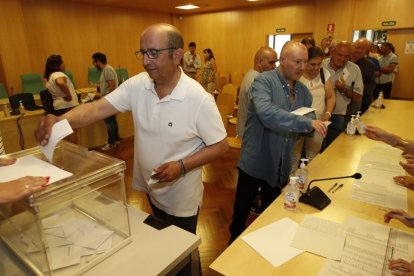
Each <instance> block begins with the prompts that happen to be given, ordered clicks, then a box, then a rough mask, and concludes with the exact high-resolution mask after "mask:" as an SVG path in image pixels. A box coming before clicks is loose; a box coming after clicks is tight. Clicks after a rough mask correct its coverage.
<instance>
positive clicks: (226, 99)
mask: <svg viewBox="0 0 414 276" xmlns="http://www.w3.org/2000/svg"><path fill="white" fill-rule="evenodd" d="M235 101H236V95H234V94H230V93H220V94H218V96H217V105H225V106H227V116H228V118H231V117H233V109H234V103H235Z"/></svg>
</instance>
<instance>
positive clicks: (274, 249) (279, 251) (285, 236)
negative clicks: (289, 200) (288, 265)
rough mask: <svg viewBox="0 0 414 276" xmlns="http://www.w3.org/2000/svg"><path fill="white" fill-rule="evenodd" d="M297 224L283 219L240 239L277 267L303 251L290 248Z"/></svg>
mask: <svg viewBox="0 0 414 276" xmlns="http://www.w3.org/2000/svg"><path fill="white" fill-rule="evenodd" d="M297 229H298V224H297V223H296V222H294V221H293V220H291V219H289V218H283V219H281V220H278V221H276V222H273V223H271V224H269V225H267V226H265V227H262V228H260V229H258V230H256V231H254V232H251V233H249V234H247V235H244V236H242V237H241V239H242V240H243V241H245V242H246V243H247V244H248V245H250V246H251V247H252V248H253V249H254V250H256V251H257V252H258V253H259V254H260V255H262V257H263V258H265V259H266V260H267V261H268V262H270V263H271V264H272V265H273V266H279V265H281V264H283V263H285V262H287V261H289V260H290V259H292V258H293V257H295V256H297V255H299V254H300V253H302V252H303V250H300V249H297V248H294V247H292V246H290V243H291V242H292V239H293V236H294V235H295V233H296V230H297Z"/></svg>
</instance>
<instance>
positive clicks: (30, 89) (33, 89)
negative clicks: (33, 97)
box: [20, 73, 46, 94]
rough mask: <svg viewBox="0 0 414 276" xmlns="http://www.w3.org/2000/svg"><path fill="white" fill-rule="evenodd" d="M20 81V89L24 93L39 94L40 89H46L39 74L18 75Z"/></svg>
mask: <svg viewBox="0 0 414 276" xmlns="http://www.w3.org/2000/svg"><path fill="white" fill-rule="evenodd" d="M20 80H21V82H22V91H23V92H24V93H32V94H39V93H40V91H42V90H44V89H46V87H45V84H44V83H43V80H42V76H41V75H40V74H35V73H28V74H23V75H20Z"/></svg>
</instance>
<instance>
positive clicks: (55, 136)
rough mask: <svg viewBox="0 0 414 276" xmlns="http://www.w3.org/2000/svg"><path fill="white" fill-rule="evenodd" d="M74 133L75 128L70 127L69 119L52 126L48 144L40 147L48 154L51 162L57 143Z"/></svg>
mask: <svg viewBox="0 0 414 276" xmlns="http://www.w3.org/2000/svg"><path fill="white" fill-rule="evenodd" d="M71 133H73V129H72V128H71V127H70V125H69V122H68V120H66V119H65V120H62V121H59V122H57V123H56V124H54V125H53V127H52V133H51V135H50V138H49V143H47V145H46V146H44V147H42V146H41V147H40V149H41V151H42V152H43V154H44V155H45V156H46V158H47V160H49V162H51V161H52V159H53V152H54V150H55V147H56V144H57V143H59V141H60V140H62V139H63V138H65V137H66V136H68V135H69V134H71Z"/></svg>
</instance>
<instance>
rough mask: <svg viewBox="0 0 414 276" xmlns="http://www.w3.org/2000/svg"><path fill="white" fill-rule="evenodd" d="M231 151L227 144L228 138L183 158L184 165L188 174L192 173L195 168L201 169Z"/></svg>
mask: <svg viewBox="0 0 414 276" xmlns="http://www.w3.org/2000/svg"><path fill="white" fill-rule="evenodd" d="M228 149H229V145H228V143H227V138H225V139H223V140H221V141H220V142H218V143H216V144H213V145H210V146H206V147H205V148H203V149H201V150H200V151H198V152H196V153H195V154H193V155H191V156H189V157H186V158H183V159H182V161H183V164H184V166H185V170H186V172H188V171H191V170H192V169H194V168H198V167H201V166H203V165H205V164H207V163H209V162H211V161H213V160H214V159H216V158H217V157H219V156H220V155H222V154H223V153H225V152H226V151H227V150H228Z"/></svg>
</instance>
